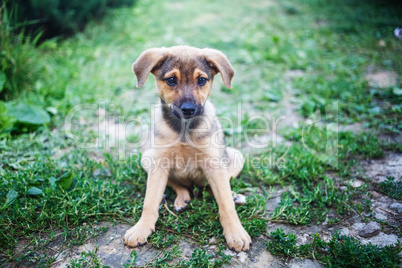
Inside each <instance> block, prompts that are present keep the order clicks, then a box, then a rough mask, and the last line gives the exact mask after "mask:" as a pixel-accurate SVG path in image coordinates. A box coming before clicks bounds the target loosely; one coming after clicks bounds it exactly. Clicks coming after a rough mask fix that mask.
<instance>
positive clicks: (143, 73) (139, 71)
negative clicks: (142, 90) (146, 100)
mask: <svg viewBox="0 0 402 268" xmlns="http://www.w3.org/2000/svg"><path fill="white" fill-rule="evenodd" d="M166 55H167V53H166V48H164V47H162V48H150V49H147V50H145V51H144V52H142V54H141V55H140V56H139V57H138V59H137V60H136V61H135V62H134V63H133V71H134V73H135V76H137V87H142V85H144V83H145V81H146V80H147V77H148V74H149V73H150V72H151V71H152V69H154V68H155V66H156V65H158V63H160V62H161V61H163V60H164V59H165V58H166Z"/></svg>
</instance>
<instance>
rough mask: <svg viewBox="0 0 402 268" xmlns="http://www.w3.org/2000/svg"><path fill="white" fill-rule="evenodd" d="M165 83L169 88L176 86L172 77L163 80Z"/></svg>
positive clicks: (175, 81) (174, 78)
mask: <svg viewBox="0 0 402 268" xmlns="http://www.w3.org/2000/svg"><path fill="white" fill-rule="evenodd" d="M165 81H166V84H168V85H169V86H171V87H173V86H175V85H177V80H176V77H173V76H172V77H168V78H166V79H165Z"/></svg>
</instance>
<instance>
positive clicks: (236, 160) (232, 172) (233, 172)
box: [226, 147, 244, 178]
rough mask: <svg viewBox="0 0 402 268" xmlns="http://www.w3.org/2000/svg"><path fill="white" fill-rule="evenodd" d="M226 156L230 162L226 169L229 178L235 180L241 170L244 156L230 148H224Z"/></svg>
mask: <svg viewBox="0 0 402 268" xmlns="http://www.w3.org/2000/svg"><path fill="white" fill-rule="evenodd" d="M226 155H227V158H229V160H230V164H229V166H228V168H227V172H228V175H229V178H236V177H237V175H239V174H240V172H241V171H242V169H243V166H244V156H243V154H242V153H241V152H240V151H239V150H237V149H235V148H231V147H227V148H226Z"/></svg>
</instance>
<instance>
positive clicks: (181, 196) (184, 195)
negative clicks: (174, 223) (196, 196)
mask: <svg viewBox="0 0 402 268" xmlns="http://www.w3.org/2000/svg"><path fill="white" fill-rule="evenodd" d="M167 185H168V186H170V187H172V189H173V191H175V192H176V194H177V197H176V199H175V201H174V208H175V210H176V211H178V212H181V211H183V210H185V209H186V207H187V205H188V203H190V200H191V197H190V192H189V190H188V189H187V188H186V187H184V186H182V185H179V184H177V183H176V182H174V181H172V180H168V183H167Z"/></svg>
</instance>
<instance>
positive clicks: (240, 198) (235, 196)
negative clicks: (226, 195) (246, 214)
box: [232, 192, 246, 205]
mask: <svg viewBox="0 0 402 268" xmlns="http://www.w3.org/2000/svg"><path fill="white" fill-rule="evenodd" d="M232 196H233V201H234V202H235V204H236V205H241V204H244V203H246V197H245V196H244V195H242V194H237V193H235V192H232Z"/></svg>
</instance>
